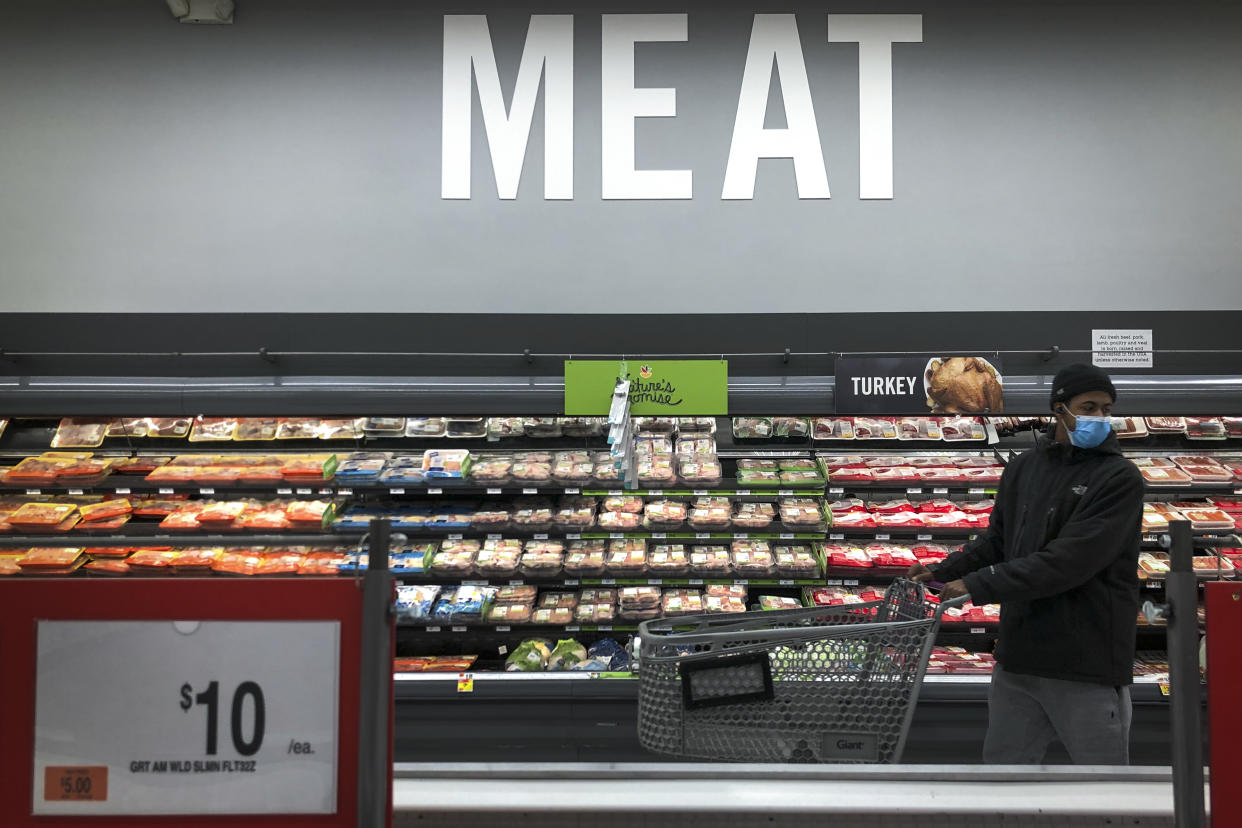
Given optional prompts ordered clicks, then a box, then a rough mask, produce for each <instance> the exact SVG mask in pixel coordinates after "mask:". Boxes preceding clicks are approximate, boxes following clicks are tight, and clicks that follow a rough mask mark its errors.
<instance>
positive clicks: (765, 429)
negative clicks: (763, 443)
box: [733, 417, 772, 440]
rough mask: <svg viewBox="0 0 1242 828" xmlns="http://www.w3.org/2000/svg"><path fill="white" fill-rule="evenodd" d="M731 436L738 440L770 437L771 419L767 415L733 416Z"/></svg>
mask: <svg viewBox="0 0 1242 828" xmlns="http://www.w3.org/2000/svg"><path fill="white" fill-rule="evenodd" d="M733 436H734V437H735V438H737V439H739V440H752V439H766V438H768V437H771V436H772V420H771V419H769V418H767V417H734V418H733Z"/></svg>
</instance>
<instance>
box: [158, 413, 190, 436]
mask: <svg viewBox="0 0 1242 828" xmlns="http://www.w3.org/2000/svg"><path fill="white" fill-rule="evenodd" d="M193 423H194V421H193V420H191V419H190V418H189V417H151V418H149V419H148V420H147V436H148V437H174V438H175V437H185V436H186V435H188V434H189V433H190V428H191V427H192V426H193Z"/></svg>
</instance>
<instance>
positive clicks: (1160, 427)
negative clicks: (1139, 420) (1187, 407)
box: [1144, 417, 1186, 434]
mask: <svg viewBox="0 0 1242 828" xmlns="http://www.w3.org/2000/svg"><path fill="white" fill-rule="evenodd" d="M1144 419H1145V420H1146V422H1147V430H1148V431H1150V432H1152V433H1163V434H1184V433H1185V432H1186V418H1185V417H1146V418H1144Z"/></svg>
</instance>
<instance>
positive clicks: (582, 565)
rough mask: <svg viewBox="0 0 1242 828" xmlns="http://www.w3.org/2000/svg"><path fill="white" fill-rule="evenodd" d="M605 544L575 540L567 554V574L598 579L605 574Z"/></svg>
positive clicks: (599, 541)
mask: <svg viewBox="0 0 1242 828" xmlns="http://www.w3.org/2000/svg"><path fill="white" fill-rule="evenodd" d="M605 555H606V551H605V544H604V542H603V541H602V540H575V541H571V542H570V544H569V549H568V551H567V552H566V553H565V574H566V575H567V576H570V577H577V578H598V577H599V576H601V575H603V574H604V572H605Z"/></svg>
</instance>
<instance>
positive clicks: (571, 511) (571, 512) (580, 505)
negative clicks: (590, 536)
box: [552, 495, 595, 532]
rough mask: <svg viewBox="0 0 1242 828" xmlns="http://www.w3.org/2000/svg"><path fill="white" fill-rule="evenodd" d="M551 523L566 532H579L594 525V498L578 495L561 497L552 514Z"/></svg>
mask: <svg viewBox="0 0 1242 828" xmlns="http://www.w3.org/2000/svg"><path fill="white" fill-rule="evenodd" d="M552 523H553V525H554V526H556V528H558V529H564V530H565V531H567V532H581V531H584V530H586V529H590V528H591V527H593V526H594V525H595V498H593V497H584V496H578V495H567V496H565V497H562V498H561V500H560V503H558V504H557V507H556V511H555V513H553V515H552Z"/></svg>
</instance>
